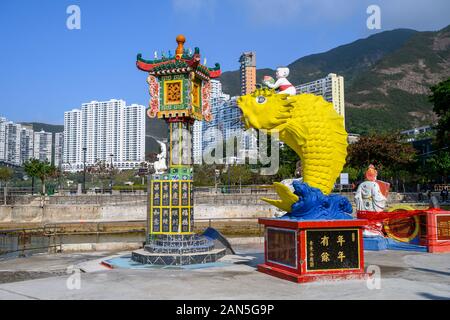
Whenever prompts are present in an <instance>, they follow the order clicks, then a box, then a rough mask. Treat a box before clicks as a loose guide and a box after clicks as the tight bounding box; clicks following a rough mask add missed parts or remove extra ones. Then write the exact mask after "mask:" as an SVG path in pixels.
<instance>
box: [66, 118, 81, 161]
mask: <svg viewBox="0 0 450 320" xmlns="http://www.w3.org/2000/svg"><path fill="white" fill-rule="evenodd" d="M82 161H83V160H82V147H81V110H78V109H73V110H72V111H67V112H64V151H63V164H67V166H66V167H65V169H68V168H73V169H74V170H81V169H83V167H82V164H81V165H80V163H81V162H82ZM77 166H80V167H77Z"/></svg>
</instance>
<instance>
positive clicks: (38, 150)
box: [33, 130, 53, 163]
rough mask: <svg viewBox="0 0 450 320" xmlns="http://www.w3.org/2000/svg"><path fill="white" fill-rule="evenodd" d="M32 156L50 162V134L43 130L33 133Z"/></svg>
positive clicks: (51, 159)
mask: <svg viewBox="0 0 450 320" xmlns="http://www.w3.org/2000/svg"><path fill="white" fill-rule="evenodd" d="M33 158H34V159H37V160H39V161H47V162H49V163H52V161H53V158H52V134H51V133H50V132H45V131H44V130H42V131H40V132H35V133H34V144H33Z"/></svg>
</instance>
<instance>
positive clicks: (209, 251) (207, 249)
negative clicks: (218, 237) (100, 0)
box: [131, 234, 226, 266]
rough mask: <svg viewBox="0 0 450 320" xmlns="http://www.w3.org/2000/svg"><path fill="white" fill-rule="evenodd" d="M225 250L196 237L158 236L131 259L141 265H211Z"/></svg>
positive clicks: (134, 253) (209, 241) (202, 237)
mask: <svg viewBox="0 0 450 320" xmlns="http://www.w3.org/2000/svg"><path fill="white" fill-rule="evenodd" d="M225 251H226V249H216V248H214V242H213V241H212V240H211V239H208V238H207V237H204V236H198V235H194V234H193V235H159V236H155V237H154V238H153V239H151V240H150V241H149V244H147V245H146V246H145V247H144V249H141V250H137V251H133V253H132V257H131V259H132V260H133V261H136V262H139V263H142V264H151V265H160V266H180V265H189V264H203V263H213V262H216V261H217V260H219V259H220V258H222V257H223V256H224V255H225Z"/></svg>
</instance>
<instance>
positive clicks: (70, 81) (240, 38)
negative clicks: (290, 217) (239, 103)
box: [0, 0, 450, 124]
mask: <svg viewBox="0 0 450 320" xmlns="http://www.w3.org/2000/svg"><path fill="white" fill-rule="evenodd" d="M72 4H74V5H78V6H79V7H80V9H81V30H69V29H67V27H66V20H67V18H68V16H69V15H68V14H67V13H66V9H67V7H68V6H69V5H72ZM371 4H377V5H379V6H380V8H381V14H382V15H381V18H382V20H381V21H382V29H381V30H375V31H374V30H368V29H367V27H366V20H367V17H368V14H367V13H366V9H367V7H368V6H369V5H371ZM448 24H450V1H448V0H416V1H414V0H380V1H376V0H346V1H343V0H341V1H338V0H336V1H334V0H279V1H275V0H159V1H156V0H147V1H144V0H127V1H125V0H109V1H107V0H82V1H76V0H71V1H66V0H27V1H25V0H1V1H0V41H1V46H0V115H2V116H5V117H7V118H8V119H10V120H12V121H40V122H47V123H54V124H62V122H63V113H64V111H66V110H70V109H73V108H77V107H79V106H80V105H81V103H83V102H88V101H91V100H109V99H111V98H117V99H125V100H126V101H127V102H128V103H139V104H144V105H146V104H147V101H148V90H147V85H146V82H145V79H146V75H145V74H144V73H143V72H140V71H138V70H137V69H136V68H135V58H136V54H137V53H143V55H144V58H152V57H153V52H154V51H155V50H158V51H161V50H164V51H167V50H171V51H172V52H173V51H174V49H175V48H176V43H175V37H176V35H177V34H180V33H183V34H184V35H185V36H186V38H187V43H186V46H187V47H192V48H193V47H196V46H197V47H199V48H200V50H201V53H202V57H206V58H207V62H208V65H213V64H214V63H215V62H219V63H220V64H221V65H222V70H224V71H229V70H236V69H238V67H239V66H238V62H237V60H238V58H239V55H240V54H241V52H243V51H249V50H253V51H256V53H257V64H258V67H270V68H275V67H276V66H278V65H286V64H289V63H291V62H293V61H294V60H296V59H298V58H300V57H302V56H305V55H308V54H312V53H319V52H323V51H327V50H329V49H331V48H334V47H336V46H339V45H342V44H345V43H348V42H352V41H354V40H357V39H359V38H362V37H367V36H368V35H370V34H373V33H375V32H379V31H384V30H391V29H394V28H412V29H416V30H438V29H441V28H443V27H445V26H446V25H448Z"/></svg>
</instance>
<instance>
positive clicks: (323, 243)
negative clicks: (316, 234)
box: [320, 236, 330, 247]
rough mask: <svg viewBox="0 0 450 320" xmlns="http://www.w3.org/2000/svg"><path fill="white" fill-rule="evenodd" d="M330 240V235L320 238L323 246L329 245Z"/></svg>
mask: <svg viewBox="0 0 450 320" xmlns="http://www.w3.org/2000/svg"><path fill="white" fill-rule="evenodd" d="M328 240H330V238H329V237H327V236H323V237H322V238H320V243H321V244H322V245H323V246H325V247H328Z"/></svg>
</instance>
